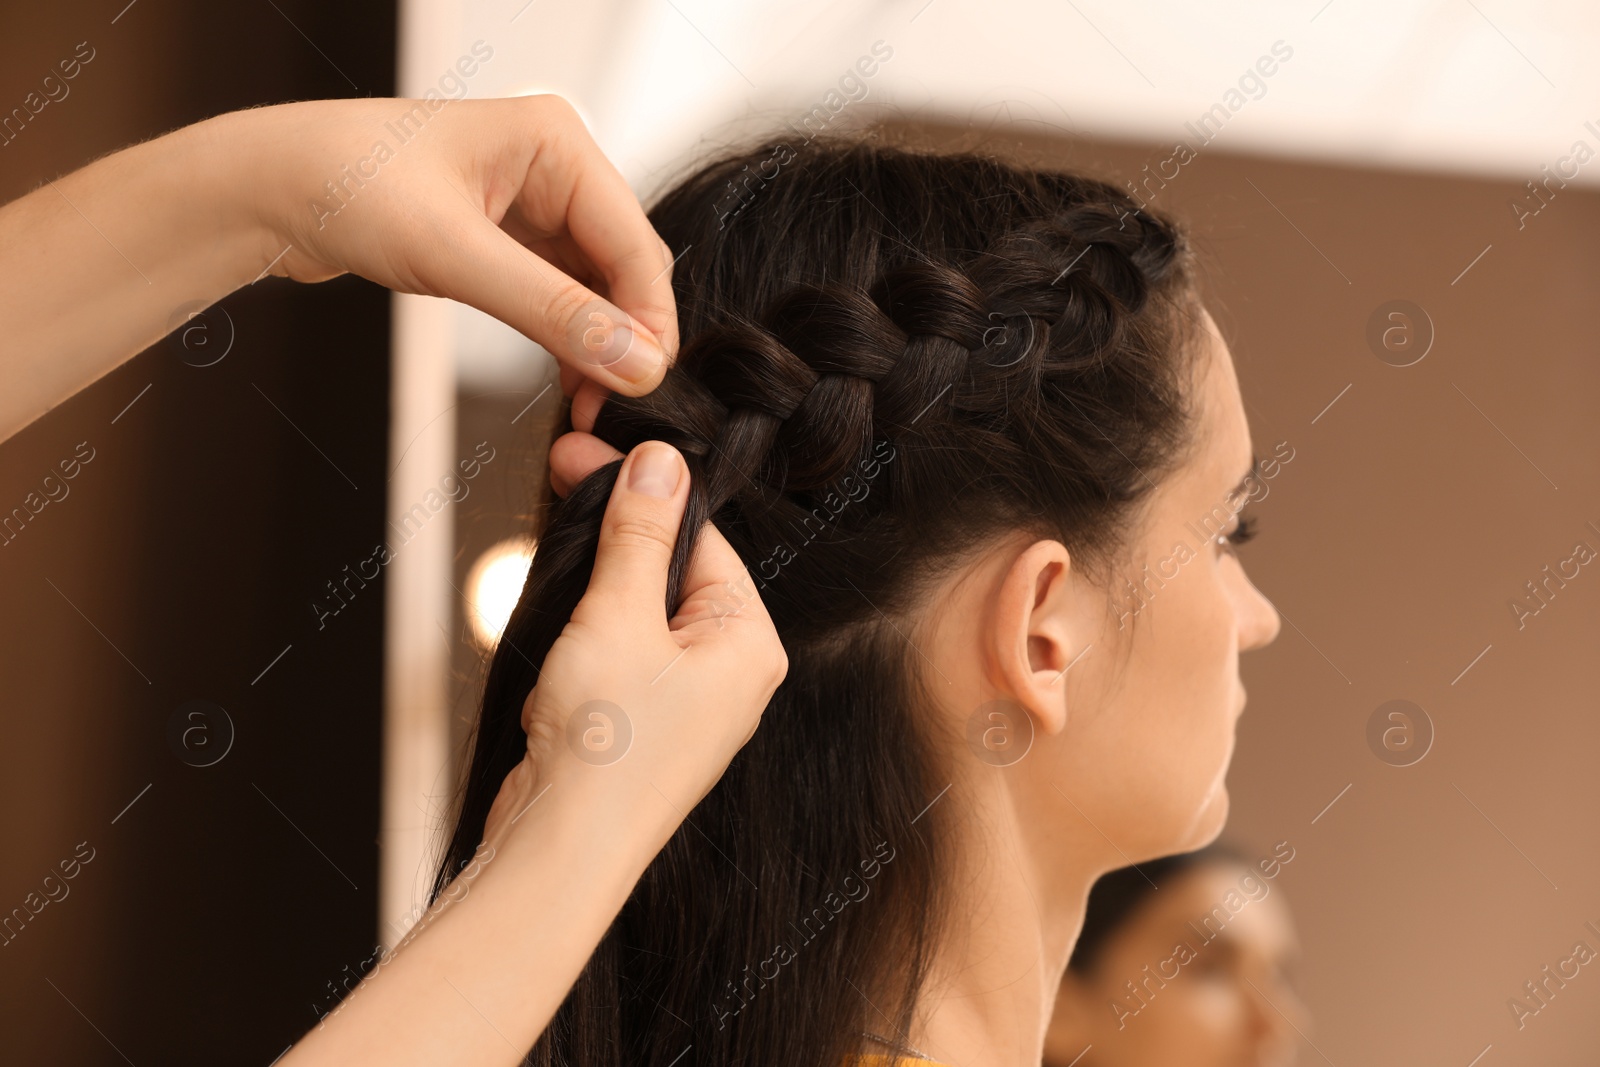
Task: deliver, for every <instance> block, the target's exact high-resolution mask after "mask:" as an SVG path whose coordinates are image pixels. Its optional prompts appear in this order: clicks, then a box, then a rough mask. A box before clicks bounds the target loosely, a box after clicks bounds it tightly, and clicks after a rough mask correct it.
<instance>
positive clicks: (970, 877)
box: [908, 777, 1102, 1067]
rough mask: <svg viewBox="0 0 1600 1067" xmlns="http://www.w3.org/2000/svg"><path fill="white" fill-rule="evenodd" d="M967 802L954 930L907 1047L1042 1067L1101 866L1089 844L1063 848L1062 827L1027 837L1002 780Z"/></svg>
mask: <svg viewBox="0 0 1600 1067" xmlns="http://www.w3.org/2000/svg"><path fill="white" fill-rule="evenodd" d="M974 794H976V795H974ZM969 796H973V800H974V804H973V807H972V808H970V809H968V810H970V811H972V812H973V813H974V817H972V818H967V819H963V824H964V825H963V827H962V833H961V838H960V841H959V846H958V848H959V854H960V856H961V862H960V864H959V867H960V870H961V874H960V875H959V876H957V877H954V878H952V879H951V881H950V883H949V884H950V885H951V886H952V887H954V896H953V899H952V901H951V906H950V909H949V913H948V914H949V925H948V928H947V929H946V931H945V934H944V937H943V938H942V939H941V941H940V945H939V948H938V950H937V953H936V956H935V962H934V967H933V978H932V980H931V981H930V982H929V984H928V986H927V988H926V990H925V991H924V994H923V999H922V1006H921V1009H920V1010H919V1012H918V1015H919V1017H920V1018H921V1020H922V1025H921V1026H920V1027H916V1028H913V1030H912V1032H911V1034H910V1035H909V1041H908V1043H909V1044H911V1045H914V1046H916V1047H917V1048H918V1049H921V1050H922V1051H924V1052H925V1053H927V1054H928V1055H929V1056H932V1057H935V1058H936V1059H938V1060H940V1061H941V1062H944V1063H948V1064H960V1065H962V1067H1038V1064H1039V1062H1040V1059H1041V1058H1042V1056H1043V1054H1044V1035H1045V1030H1046V1028H1047V1027H1048V1026H1049V1023H1050V1016H1051V1014H1052V1012H1053V1010H1054V1008H1055V1003H1056V996H1057V994H1058V992H1059V991H1060V987H1061V978H1062V975H1063V974H1064V973H1065V971H1066V968H1067V960H1068V959H1069V958H1070V957H1071V955H1072V947H1073V945H1074V944H1075V943H1076V942H1077V939H1078V932H1079V931H1080V930H1081V929H1082V927H1083V914H1084V906H1085V903H1086V901H1087V899H1088V895H1089V889H1090V887H1091V886H1092V885H1093V884H1094V880H1095V878H1096V877H1097V876H1098V875H1099V873H1100V871H1101V870H1102V866H1097V865H1096V864H1095V862H1094V859H1098V858H1099V857H1098V856H1095V851H1096V850H1095V849H1094V847H1093V845H1092V843H1090V842H1088V841H1084V842H1082V843H1081V845H1080V844H1079V843H1078V842H1075V841H1068V840H1065V839H1064V837H1063V835H1062V832H1061V828H1060V827H1059V826H1057V827H1051V828H1050V829H1049V831H1048V832H1046V833H1045V834H1044V835H1042V839H1035V838H1033V837H1032V835H1029V834H1028V833H1027V832H1026V830H1025V824H1024V823H1023V822H1022V821H1021V820H1020V819H1019V817H1018V814H1017V809H1016V806H1015V805H1014V803H1013V798H1012V797H1011V796H1010V794H1009V792H1008V790H1007V789H1006V788H1005V787H1004V785H1002V784H1001V782H1000V780H999V779H997V778H993V777H990V778H988V779H987V780H986V781H985V780H983V779H980V781H979V782H978V783H977V784H976V788H974V789H973V790H971V791H970V792H969ZM1063 855H1068V856H1077V857H1084V858H1085V860H1086V862H1081V863H1078V864H1073V863H1071V862H1069V863H1067V864H1063V863H1062V862H1061V857H1062V856H1063ZM1088 857H1094V859H1088Z"/></svg>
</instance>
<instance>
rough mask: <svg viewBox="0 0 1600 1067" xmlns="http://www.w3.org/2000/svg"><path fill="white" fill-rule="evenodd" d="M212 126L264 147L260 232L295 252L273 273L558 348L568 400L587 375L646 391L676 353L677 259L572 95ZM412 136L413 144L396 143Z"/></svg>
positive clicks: (372, 104)
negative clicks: (456, 304) (483, 321)
mask: <svg viewBox="0 0 1600 1067" xmlns="http://www.w3.org/2000/svg"><path fill="white" fill-rule="evenodd" d="M435 103H437V101H436V102H435ZM412 116H418V117H412ZM403 120H407V121H403ZM212 121H213V122H215V123H218V124H220V127H221V128H220V130H219V132H221V133H224V134H225V137H224V138H223V139H222V140H221V141H220V142H219V146H220V147H221V150H224V151H229V152H239V151H241V149H240V146H241V145H250V146H254V151H253V153H252V154H251V160H250V166H251V167H252V168H253V169H254V168H260V169H264V170H265V173H259V172H258V173H254V174H252V178H254V179H257V180H254V181H252V182H251V184H252V186H253V187H254V188H255V189H256V190H258V191H259V192H258V193H257V194H255V195H257V196H258V198H259V203H258V205H257V206H258V210H259V211H260V213H261V216H262V217H261V221H262V222H263V223H264V224H265V225H267V226H268V227H270V229H271V230H272V232H273V233H274V234H275V235H276V237H277V238H278V244H277V249H282V248H284V247H285V246H287V247H288V251H287V252H286V253H285V254H284V256H283V258H282V259H281V260H279V261H278V262H277V263H276V265H274V266H273V268H272V273H275V274H279V275H287V276H288V277H291V278H295V279H297V280H299V281H321V280H323V279H326V278H331V277H334V276H335V275H338V274H341V273H344V272H346V271H348V272H351V273H354V274H359V275H361V276H363V277H365V278H368V279H371V280H372V281H375V282H378V283H380V284H382V285H386V286H388V287H389V288H391V289H397V290H400V291H401V292H407V293H422V294H426V295H429V296H441V297H448V298H450V299H452V300H457V301H460V302H462V303H464V304H470V305H472V306H473V307H476V308H478V309H479V310H481V311H485V312H487V313H488V314H490V315H493V316H494V317H495V318H497V319H500V320H501V321H503V322H506V323H508V324H510V325H511V326H513V327H515V328H516V329H518V330H520V331H521V332H522V333H524V334H525V335H527V336H528V337H530V338H532V339H533V340H535V341H537V342H538V343H539V344H541V345H543V346H544V347H545V348H546V349H548V350H549V351H550V352H551V353H552V354H553V355H554V356H555V357H556V359H557V360H559V361H560V363H561V365H562V376H561V377H562V388H563V390H564V391H565V392H567V393H568V394H569V395H571V394H573V393H574V392H575V391H577V389H578V387H579V384H580V383H581V382H583V381H584V380H585V379H588V380H589V381H592V382H594V383H596V385H597V386H599V387H603V388H604V389H610V390H615V391H617V392H620V393H624V394H626V395H629V396H638V395H640V394H643V393H646V392H649V391H650V390H651V389H653V388H654V387H655V386H656V385H657V384H658V383H659V382H660V380H661V376H662V374H663V373H664V370H665V363H666V362H669V361H670V359H671V357H672V355H675V354H676V351H677V344H678V328H677V313H676V310H675V307H674V305H673V299H672V281H671V278H672V275H671V269H670V268H671V263H672V256H671V254H670V253H669V252H668V250H667V246H666V245H665V244H664V243H663V242H662V240H661V239H660V237H658V236H657V235H656V232H655V230H654V229H653V228H652V227H651V225H650V222H649V220H648V219H647V218H646V217H645V214H644V211H643V209H642V208H641V207H640V205H639V201H638V200H637V199H636V198H635V196H634V194H633V192H632V190H630V189H629V187H628V184H627V182H626V181H625V180H624V179H623V177H622V175H621V174H619V173H618V172H617V169H616V168H615V167H614V166H612V165H611V163H610V161H609V160H607V159H606V157H605V156H604V155H603V154H602V153H601V151H600V148H599V147H598V146H597V145H596V144H595V142H594V140H593V138H591V137H590V136H589V131H588V130H587V129H586V128H585V127H584V125H583V121H582V120H581V119H580V118H579V117H578V114H577V112H576V111H575V110H574V109H573V108H572V106H571V105H570V104H568V103H567V102H566V101H565V100H563V99H562V98H560V97H558V96H552V95H543V96H530V97H515V98H510V99H504V100H470V99H466V100H453V101H449V102H447V103H445V105H444V106H443V107H441V108H440V109H439V110H438V111H437V112H436V113H430V112H429V111H428V109H427V108H426V106H425V105H424V104H423V103H422V102H421V101H412V100H387V99H379V100H371V99H368V100H317V101H308V102H304V103H295V104H284V105H279V106H276V107H267V108H257V109H253V110H249V111H242V112H236V113H234V114H231V115H225V116H221V117H220V118H218V119H215V120H212ZM408 122H409V125H408ZM417 126H420V131H419V132H412V133H411V136H410V139H409V140H406V141H404V142H402V141H401V140H400V139H399V136H397V134H396V132H395V131H396V130H404V131H411V130H413V128H414V127H417ZM380 142H381V143H382V144H383V145H384V146H385V147H386V148H387V149H388V156H387V158H385V157H384V153H383V152H380V151H378V150H377V148H378V145H379V144H380ZM330 183H331V184H330ZM277 249H275V251H276V250H277ZM586 391H587V392H593V393H594V395H595V396H596V397H599V396H601V395H604V394H603V392H602V391H600V390H597V389H596V387H595V386H590V387H589V390H586Z"/></svg>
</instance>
